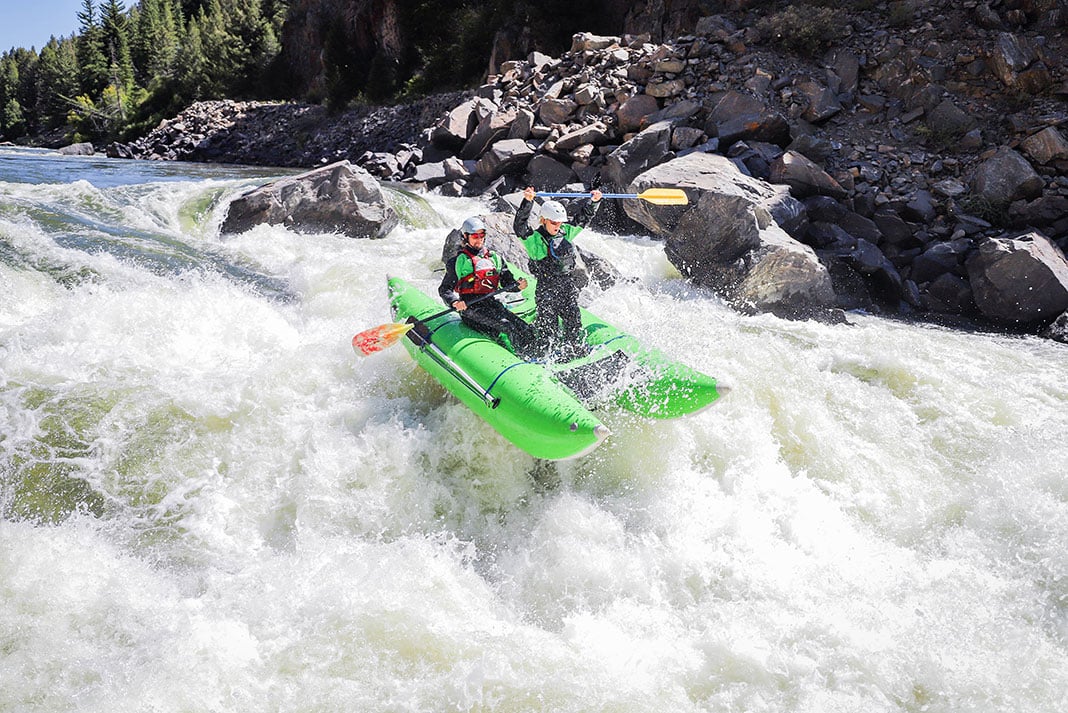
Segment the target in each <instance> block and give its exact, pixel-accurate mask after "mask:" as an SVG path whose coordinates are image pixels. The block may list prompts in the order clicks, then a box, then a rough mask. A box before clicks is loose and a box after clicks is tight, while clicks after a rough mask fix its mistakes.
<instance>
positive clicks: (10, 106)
mask: <svg viewBox="0 0 1068 713" xmlns="http://www.w3.org/2000/svg"><path fill="white" fill-rule="evenodd" d="M18 87H19V67H18V62H17V61H16V60H15V57H14V52H9V53H6V54H4V56H3V57H2V58H0V136H3V137H4V138H5V139H16V138H18V137H19V136H22V135H23V134H24V133H25V132H26V123H25V120H24V118H23V113H22V104H20V103H19V100H18Z"/></svg>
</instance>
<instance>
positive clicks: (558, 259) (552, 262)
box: [530, 229, 576, 278]
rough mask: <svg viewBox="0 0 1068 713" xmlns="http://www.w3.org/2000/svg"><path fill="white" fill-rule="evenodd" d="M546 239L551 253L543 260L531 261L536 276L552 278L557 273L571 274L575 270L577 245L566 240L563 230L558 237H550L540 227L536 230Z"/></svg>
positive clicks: (532, 270) (531, 268)
mask: <svg viewBox="0 0 1068 713" xmlns="http://www.w3.org/2000/svg"><path fill="white" fill-rule="evenodd" d="M536 232H537V233H538V235H540V236H541V239H542V240H544V241H545V247H546V248H548V252H549V254H548V255H546V256H545V257H543V258H542V259H541V260H531V261H530V271H531V272H533V273H534V276H535V277H548V278H552V277H554V276H556V275H569V274H571V273H572V272H574V271H575V260H576V254H575V246H574V245H573V244H572V243H571V241H570V240H565V239H564V236H563V231H561V232H559V233H557V234H556V237H549V236H548V235H546V234H545V233H543V232H542V231H541V230H540V229H539V230H538V231H536Z"/></svg>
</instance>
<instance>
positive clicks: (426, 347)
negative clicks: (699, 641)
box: [407, 315, 501, 409]
mask: <svg viewBox="0 0 1068 713" xmlns="http://www.w3.org/2000/svg"><path fill="white" fill-rule="evenodd" d="M438 316H440V315H438ZM407 321H408V322H409V323H410V324H414V325H415V326H414V327H412V328H411V329H409V330H408V334H407V337H408V339H411V340H412V342H413V343H414V344H416V345H417V346H418V347H419V349H420V351H422V352H423V353H424V354H426V355H428V356H429V357H430V358H431V359H433V360H434V361H436V362H437V363H438V366H440V367H441V368H442V369H444V370H445V371H447V372H448V373H449V374H451V375H452V376H453V377H454V378H455V379H456V380H457V381H459V382H460V383H461V384H463V385H464V387H466V388H467V389H468V390H469V391H470V392H471V393H473V394H475V395H476V396H478V397H479V398H480V399H482V401H483V403H485V404H486V405H487V406H489V407H490V408H491V409H492V408H497V407H498V406H500V405H501V398H500V397H499V396H494V395H493V394H491V393H490V392H489V390H487V389H484V388H482V386H481V385H480V384H479V383H478V382H477V381H475V379H474V377H473V376H471V375H470V374H468V373H467V372H466V371H464V370H463V369H462V368H461V367H460V365H459V364H457V363H456V362H454V361H453V360H452V359H450V358H449V355H448V354H446V353H445V352H443V351H442V350H441V348H440V347H439V346H438V345H437V344H434V342H433V340H431V338H430V335H431V332H430V328H429V327H427V326H426V323H425V322H422V321H420V320H418V319H416V318H415V317H409V318H408V320H407ZM494 383H496V381H494Z"/></svg>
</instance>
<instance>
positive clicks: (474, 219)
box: [460, 215, 486, 235]
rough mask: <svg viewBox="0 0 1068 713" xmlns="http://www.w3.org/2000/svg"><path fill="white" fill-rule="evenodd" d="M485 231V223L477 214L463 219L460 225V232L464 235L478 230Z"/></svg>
mask: <svg viewBox="0 0 1068 713" xmlns="http://www.w3.org/2000/svg"><path fill="white" fill-rule="evenodd" d="M480 230H481V231H482V232H485V231H486V224H485V223H484V222H483V220H482V219H481V218H479V217H478V216H477V215H473V216H471V217H470V218H468V219H467V220H465V221H464V224H463V225H461V226H460V232H461V233H463V234H464V235H470V234H471V233H477V232H479V231H480Z"/></svg>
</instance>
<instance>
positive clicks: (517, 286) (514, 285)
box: [500, 259, 527, 292]
mask: <svg viewBox="0 0 1068 713" xmlns="http://www.w3.org/2000/svg"><path fill="white" fill-rule="evenodd" d="M501 265H502V267H501V282H500V285H501V289H502V290H504V291H505V292H519V291H520V290H525V289H527V278H525V277H520V278H519V280H516V279H515V275H513V274H512V271H511V270H510V269H508V265H507V263H505V262H504V260H503V259H502V260H501Z"/></svg>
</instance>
